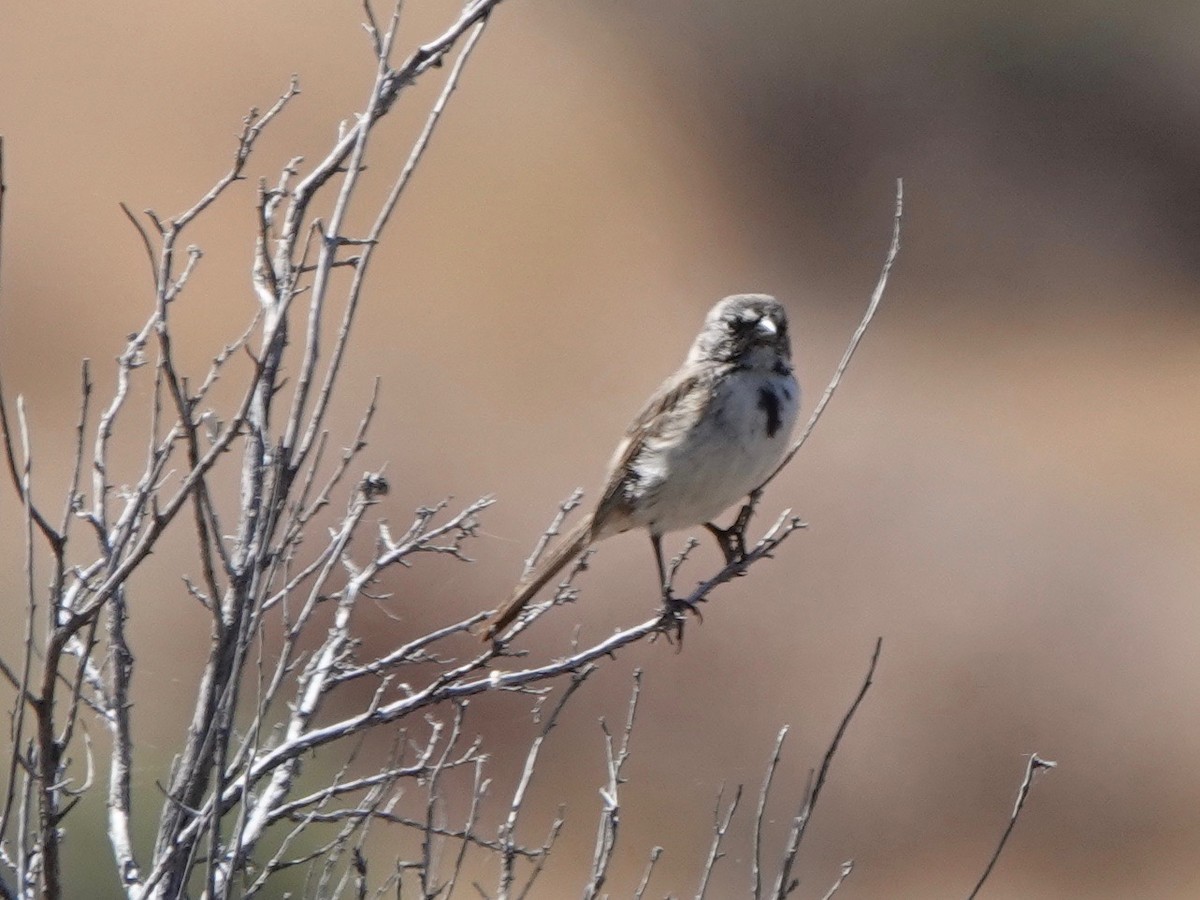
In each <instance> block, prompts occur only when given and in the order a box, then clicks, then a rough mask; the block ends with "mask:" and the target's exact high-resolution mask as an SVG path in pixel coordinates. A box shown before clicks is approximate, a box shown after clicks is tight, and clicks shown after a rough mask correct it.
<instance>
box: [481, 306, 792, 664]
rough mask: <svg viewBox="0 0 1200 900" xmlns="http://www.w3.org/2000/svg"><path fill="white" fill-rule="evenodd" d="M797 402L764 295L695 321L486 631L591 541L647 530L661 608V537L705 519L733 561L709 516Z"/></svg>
mask: <svg viewBox="0 0 1200 900" xmlns="http://www.w3.org/2000/svg"><path fill="white" fill-rule="evenodd" d="M799 409H800V388H799V385H798V384H797V383H796V376H795V374H794V373H793V371H792V348H791V340H790V338H789V336H788V324H787V313H786V312H785V311H784V308H783V306H782V305H781V304H780V303H779V302H778V301H777V300H776V299H775V298H774V297H769V296H767V295H766V294H735V295H734V296H731V297H726V298H725V299H724V300H721V301H720V302H719V303H717V304H716V306H714V307H713V308H712V309H711V310H709V312H708V315H707V316H706V317H705V320H704V327H703V328H701V330H700V333H699V334H698V335H697V336H696V339H695V341H693V343H692V346H691V349H690V350H689V351H688V355H687V358H686V359H685V360H684V362H683V365H682V366H680V367H679V370H678V371H676V372H675V374H674V375H672V376H671V377H670V378H668V379H667V380H666V381H664V382H663V383H662V385H660V386H659V388H658V390H657V391H655V392H654V394H653V395H651V397H650V399H649V400H647V401H646V403H645V405H644V406H643V407H642V410H641V412H639V413H638V414H637V416H636V417H635V418H634V420H633V422H632V423H631V424H630V426H629V428H628V429H626V431H625V436H624V438H623V439H622V440H621V442H620V444H618V446H617V449H616V452H615V453H614V454H613V457H612V461H611V462H610V463H609V467H608V475H607V477H606V478H605V480H604V489H603V491H602V492H601V494H600V499H599V501H598V502H597V503H596V506H595V508H594V509H593V510H592V511H591V512H590V513H589V514H588V515H586V516H584V518H583V519H582V520H581V521H580V522H579V524H578V525H576V526H575V527H574V528H573V529H572V530H571V531H570V532H569V533H568V534H567V535H566V536H565V537H564V538H563V539H562V540H561V541H559V543H558V544H557V545H556V546H555V547H554V548H553V549H552V550H551V551H550V552H549V553H547V554H546V555H545V556H544V557H543V558H542V559H541V560H540V561H539V562H538V563H537V565H536V566H535V567H534V568H533V570H532V571H531V572H529V573H528V574H527V575H526V576H525V577H524V578H523V579H522V581H521V582H520V583H519V584H517V586H516V587H515V588H514V589H513V593H512V596H511V597H510V598H509V600H508V602H507V603H505V604H504V606H502V607H501V608H500V609H499V610H498V611H497V612H496V614H495V615H494V617H493V618H492V620H491V621H490V622H489V623H488V626H487V628H486V629H485V631H484V634H483V639H484V640H485V641H486V640H491V639H494V638H495V637H496V635H497V634H499V633H500V631H501V630H502V629H504V628H505V627H506V626H507V625H509V624H510V623H511V622H512V621H513V620H514V619H515V618H516V617H517V616H518V615H519V614H520V612H521V610H522V609H524V608H525V606H526V604H528V603H529V601H530V600H531V599H532V598H533V597H534V595H535V594H537V592H538V591H539V590H540V589H541V588H542V587H543V586H544V585H545V584H546V583H547V582H548V581H549V580H550V579H551V578H553V577H554V576H555V575H556V574H557V573H558V572H559V571H560V570H561V569H562V568H563V566H565V565H566V564H567V563H569V562H570V561H571V560H572V559H574V558H575V557H576V556H578V555H579V554H580V553H582V552H583V551H584V550H585V549H587V548H588V547H589V546H591V545H592V544H595V543H596V542H597V541H602V540H604V539H605V538H607V537H611V536H612V535H614V534H622V533H623V532H626V531H630V530H631V529H634V528H645V529H646V530H647V531H648V532H649V533H650V543H651V545H652V546H653V548H654V557H655V561H656V562H657V564H658V576H659V585H660V587H661V589H662V594H663V601H664V605H665V611H671V610H675V609H677V608H678V604H680V603H682V601H680V600H678V599H676V598H674V597H672V596H671V592H670V583H669V580H668V577H667V569H666V565H665V564H664V562H663V553H662V537H663V535H664V534H666V533H668V532H672V531H679V530H680V529H684V528H692V527H695V526H697V525H704V526H705V527H706V528H707V529H708V530H709V531H711V532H712V533H713V534H714V535H715V536H716V537H717V539H718V541H719V542H720V543H721V546H722V549H723V551H724V552H725V555H726V559H727V560H730V559H732V558H736V554H735V553H734V551H733V549H732V546H733V545H732V543H731V540H730V538H731V536H730V532H731V531H732V530H733V529H721V528H718V527H717V526H716V525H715V524H713V522H712V520H713V519H714V518H716V517H717V516H719V515H720V514H721V513H722V512H724V511H725V510H726V509H728V508H729V507H730V506H732V505H733V504H734V503H736V502H738V501H739V500H741V498H743V497H745V496H747V495H749V494H750V493H751V492H753V491H754V490H755V489H756V488H758V487H759V486H760V485H761V484H762V483H763V482H764V481H766V479H767V478H768V477H769V476H770V475H771V473H772V472H774V471H775V468H776V466H777V465H778V464H779V462H780V460H781V459H782V458H783V455H784V453H785V452H786V451H787V449H788V446H789V442H790V436H791V432H792V426H793V425H794V424H795V421H796V414H797V412H798V411H799Z"/></svg>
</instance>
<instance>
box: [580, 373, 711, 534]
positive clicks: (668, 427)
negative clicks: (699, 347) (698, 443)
mask: <svg viewBox="0 0 1200 900" xmlns="http://www.w3.org/2000/svg"><path fill="white" fill-rule="evenodd" d="M720 374H721V373H719V372H718V371H717V370H716V369H715V367H713V366H705V367H697V366H684V367H683V368H681V369H680V370H679V371H677V372H676V373H675V374H674V375H672V376H671V377H670V378H668V379H667V380H666V381H664V382H663V383H662V384H661V385H659V386H658V390H656V391H655V392H654V393H653V394H651V395H650V399H649V400H647V401H646V404H645V405H644V406H643V407H642V409H641V412H639V413H638V414H637V415H636V416H635V417H634V419H633V421H632V422H630V423H629V427H628V428H627V429H625V439H624V441H623V442H622V443H621V444H620V445H619V446H618V447H617V452H616V453H615V454H614V455H613V459H612V462H611V463H610V464H609V468H608V478H607V480H606V482H605V486H604V495H603V496H602V497H601V498H600V502H599V503H598V504H597V505H596V514H595V516H594V519H593V529H594V531H598V530H599V529H600V528H601V526H602V525H603V524H604V522H605V520H606V519H607V518H608V517H609V516H610V515H612V514H613V513H614V512H620V511H621V510H622V509H623V508H624V507H625V505H626V498H625V486H626V483H627V482H628V480H629V477H630V474H631V465H632V463H633V461H634V460H635V459H637V457H638V454H640V453H641V452H642V449H643V448H644V447H645V446H646V442H647V441H648V440H651V439H655V438H660V437H665V436H668V435H670V434H671V433H673V432H681V431H686V430H687V429H689V428H691V427H692V426H693V425H694V424H695V423H696V422H697V421H698V420H699V419H700V418H702V417H703V415H704V412H705V410H706V409H707V407H708V404H709V403H710V402H711V400H712V394H713V392H712V386H713V385H714V384H715V383H716V381H717V380H719V378H720Z"/></svg>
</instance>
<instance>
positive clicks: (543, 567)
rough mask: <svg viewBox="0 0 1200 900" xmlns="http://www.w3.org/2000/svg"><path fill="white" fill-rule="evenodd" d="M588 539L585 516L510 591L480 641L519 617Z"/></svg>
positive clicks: (589, 531) (589, 522) (589, 527)
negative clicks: (510, 594) (507, 599)
mask: <svg viewBox="0 0 1200 900" xmlns="http://www.w3.org/2000/svg"><path fill="white" fill-rule="evenodd" d="M591 540H592V516H591V514H589V515H587V516H585V517H584V518H583V520H582V521H581V522H580V523H579V524H578V525H576V526H575V527H574V528H572V529H571V531H570V532H569V533H568V534H567V536H566V537H564V538H563V539H562V540H561V541H559V542H558V543H557V544H556V545H555V546H554V549H553V550H551V551H550V553H549V554H547V555H546V556H544V557H542V559H541V561H539V562H538V565H537V568H535V569H534V570H533V572H532V574H530V575H529V577H528V578H526V579H524V580H523V581H521V583H520V584H518V585H517V586H516V587H515V588H514V589H513V595H512V597H510V598H509V601H508V602H507V603H505V604H504V605H503V606H502V607H500V610H499V611H498V612H497V613H496V615H495V616H493V617H492V621H491V622H490V623H489V624H488V626H487V629H486V630H485V631H484V632H483V639H484V640H485V641H490V640H491V639H492V638H494V637H495V636H496V635H497V634H499V633H500V631H501V630H502V629H503V628H505V627H506V626H507V625H508V624H509V623H510V622H512V620H513V619H515V618H516V617H517V616H518V615H519V614H520V612H521V610H523V609H524V608H525V605H526V604H527V603H529V601H530V600H532V599H533V596H534V595H535V594H536V593H537V592H538V591H540V590H541V589H542V587H543V586H544V585H545V584H546V582H547V581H549V580H550V579H551V578H553V577H554V576H555V575H557V574H558V573H559V571H560V570H561V569H562V567H563V566H565V565H566V564H567V563H569V562H570V561H571V560H573V559H574V558H575V557H576V556H578V555H579V554H580V553H582V552H583V550H584V548H585V547H587V545H588V544H589V543H591Z"/></svg>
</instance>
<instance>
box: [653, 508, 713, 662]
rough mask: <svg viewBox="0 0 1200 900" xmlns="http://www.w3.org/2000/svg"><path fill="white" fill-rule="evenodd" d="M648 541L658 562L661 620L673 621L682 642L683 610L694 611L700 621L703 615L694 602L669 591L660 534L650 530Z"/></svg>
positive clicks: (668, 580)
mask: <svg viewBox="0 0 1200 900" xmlns="http://www.w3.org/2000/svg"><path fill="white" fill-rule="evenodd" d="M650 543H651V545H652V546H653V547H654V561H655V563H657V564H658V579H659V583H660V584H661V585H662V600H663V620H664V621H667V622H672V623H674V625H675V636H676V637H677V638H678V639H679V640H680V642H681V643H682V641H683V614H684V611H685V610H686V611H687V612H691V613H694V614H695V616H696V618H697V619H699V620H700V621H701V622H703V621H704V617H703V616H701V615H700V610H699V609H697V608H696V604H695V603H692V602H691V601H690V600H687V599H686V598H684V597H676V596H675V595H674V594H673V593H671V579H670V577H669V576H668V575H667V565H666V563H665V562H664V561H663V553H662V536H661V535H658V534H655V533H654V532H651V533H650Z"/></svg>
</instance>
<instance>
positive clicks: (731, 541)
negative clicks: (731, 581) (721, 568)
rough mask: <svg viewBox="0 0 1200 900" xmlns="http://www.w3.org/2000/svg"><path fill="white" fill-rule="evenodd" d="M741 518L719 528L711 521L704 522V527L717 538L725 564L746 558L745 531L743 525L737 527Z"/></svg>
mask: <svg viewBox="0 0 1200 900" xmlns="http://www.w3.org/2000/svg"><path fill="white" fill-rule="evenodd" d="M740 522H741V520H740V519H739V520H738V521H737V522H734V523H733V524H732V525H730V526H729V527H728V528H719V527H718V526H716V525H714V524H713V523H712V522H705V523H704V527H705V528H707V529H708V530H709V532H710V533H711V534H712V536H713V537H715V538H716V539H717V546H718V547H720V548H721V553H722V554H724V556H725V565H727V566H731V565H733V564H734V563H739V562H741V561H742V560H744V559H745V558H746V532H745V529H744V527H738V526H739V525H740Z"/></svg>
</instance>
